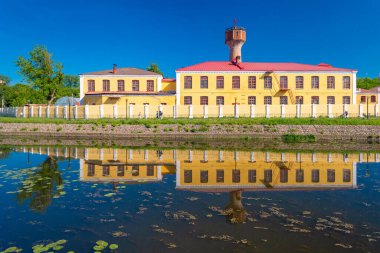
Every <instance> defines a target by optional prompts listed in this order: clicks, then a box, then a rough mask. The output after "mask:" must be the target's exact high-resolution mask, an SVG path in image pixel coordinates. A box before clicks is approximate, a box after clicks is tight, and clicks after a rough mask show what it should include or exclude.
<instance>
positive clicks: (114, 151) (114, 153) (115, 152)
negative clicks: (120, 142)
mask: <svg viewBox="0 0 380 253" xmlns="http://www.w3.org/2000/svg"><path fill="white" fill-rule="evenodd" d="M113 160H114V161H116V160H117V148H114V149H113Z"/></svg>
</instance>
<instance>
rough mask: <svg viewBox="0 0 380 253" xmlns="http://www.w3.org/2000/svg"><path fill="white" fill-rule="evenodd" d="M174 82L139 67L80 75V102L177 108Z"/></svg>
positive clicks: (115, 67) (115, 68) (86, 103)
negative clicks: (171, 106) (175, 105)
mask: <svg viewBox="0 0 380 253" xmlns="http://www.w3.org/2000/svg"><path fill="white" fill-rule="evenodd" d="M174 83H175V82H174V80H172V79H163V77H162V75H159V74H157V73H154V72H150V71H146V70H142V69H136V68H119V69H118V68H117V66H116V64H114V67H113V69H112V70H104V71H97V72H90V73H83V74H81V75H80V99H81V104H84V105H101V104H109V105H120V106H123V105H124V106H125V105H127V104H128V105H144V104H147V105H174V104H175V84H174Z"/></svg>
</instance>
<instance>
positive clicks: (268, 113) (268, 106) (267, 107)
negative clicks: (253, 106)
mask: <svg viewBox="0 0 380 253" xmlns="http://www.w3.org/2000/svg"><path fill="white" fill-rule="evenodd" d="M265 118H270V105H265Z"/></svg>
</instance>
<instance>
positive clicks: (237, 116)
mask: <svg viewBox="0 0 380 253" xmlns="http://www.w3.org/2000/svg"><path fill="white" fill-rule="evenodd" d="M234 116H235V118H239V105H235V113H234Z"/></svg>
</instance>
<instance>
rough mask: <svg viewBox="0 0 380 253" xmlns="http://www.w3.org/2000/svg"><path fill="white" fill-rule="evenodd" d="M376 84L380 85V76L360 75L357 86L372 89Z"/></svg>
mask: <svg viewBox="0 0 380 253" xmlns="http://www.w3.org/2000/svg"><path fill="white" fill-rule="evenodd" d="M376 86H380V80H379V78H376V77H375V78H369V77H360V78H358V80H357V87H358V88H361V89H367V90H369V89H372V88H374V87H376Z"/></svg>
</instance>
